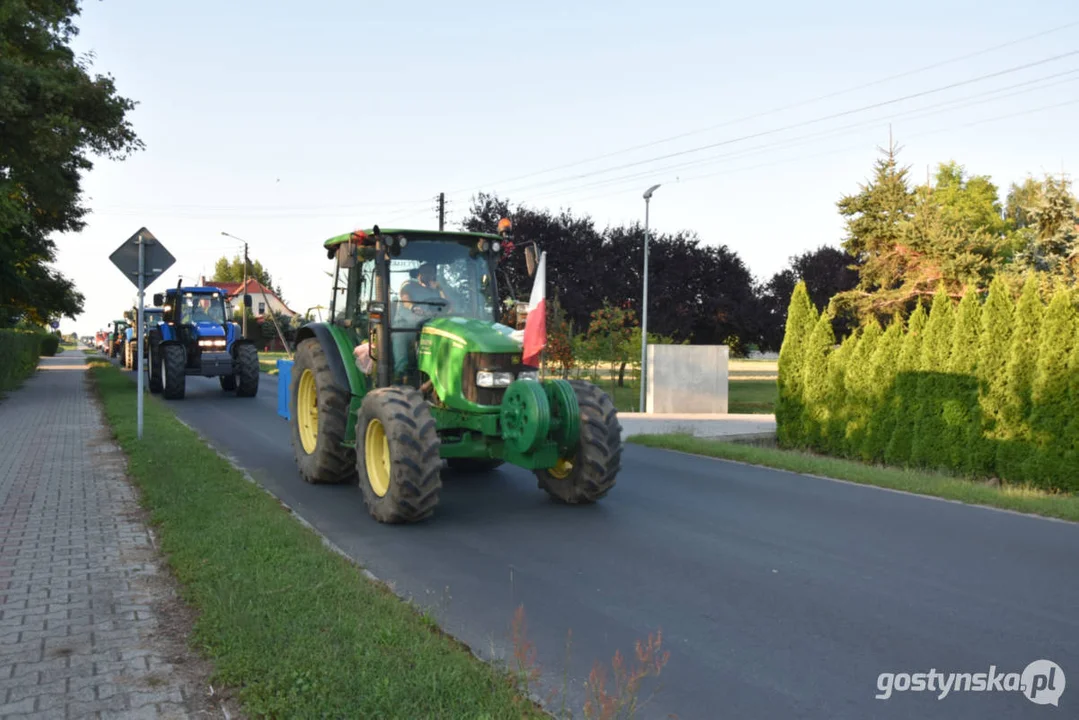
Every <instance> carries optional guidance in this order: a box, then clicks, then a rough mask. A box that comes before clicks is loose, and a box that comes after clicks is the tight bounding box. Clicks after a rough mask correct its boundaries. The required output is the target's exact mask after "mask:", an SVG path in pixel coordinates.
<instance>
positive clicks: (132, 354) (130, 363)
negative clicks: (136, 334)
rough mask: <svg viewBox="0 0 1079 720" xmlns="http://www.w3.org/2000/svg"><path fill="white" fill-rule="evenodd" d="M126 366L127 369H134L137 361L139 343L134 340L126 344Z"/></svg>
mask: <svg viewBox="0 0 1079 720" xmlns="http://www.w3.org/2000/svg"><path fill="white" fill-rule="evenodd" d="M126 359H127V363H126V365H127V367H128V369H129V370H134V369H135V365H136V364H137V363H138V362H139V343H138V341H136V340H132V341H131V342H129V343H128V344H127V358H126Z"/></svg>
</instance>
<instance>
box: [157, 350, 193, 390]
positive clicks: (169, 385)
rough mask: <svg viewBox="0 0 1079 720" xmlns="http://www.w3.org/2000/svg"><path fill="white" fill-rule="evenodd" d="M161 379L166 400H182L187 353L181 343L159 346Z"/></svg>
mask: <svg viewBox="0 0 1079 720" xmlns="http://www.w3.org/2000/svg"><path fill="white" fill-rule="evenodd" d="M161 368H162V376H163V377H162V380H163V384H164V395H165V399H166V400H183V399H184V395H185V394H186V392H187V353H186V352H184V348H183V346H181V345H166V346H164V347H163V348H161Z"/></svg>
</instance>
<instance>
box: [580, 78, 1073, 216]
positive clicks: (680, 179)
mask: <svg viewBox="0 0 1079 720" xmlns="http://www.w3.org/2000/svg"><path fill="white" fill-rule="evenodd" d="M1076 103H1079V98H1076V99H1073V100H1067V101H1064V102H1061V103H1056V104H1053V105H1043V106H1040V107H1036V108H1030V109H1028V110H1021V111H1019V112H1015V113H1009V114H1006V115H997V116H994V117H989V118H982V119H979V120H974V121H971V122H968V123H963V124H960V125H951V126H948V127H943V128H937V129H934V130H926V131H922V132H917V133H913V134H911V135H907V136H906V137H907V138H918V137H925V136H926V135H935V134H938V133H942V132H948V131H950V130H959V129H965V128H968V127H973V126H975V125H982V124H985V123H990V122H998V121H1000V120H1010V119H1012V118H1016V117H1021V116H1024V115H1032V114H1034V113H1039V112H1044V111H1046V110H1055V109H1057V108H1060V107H1065V106H1068V105H1075V104H1076ZM862 147H864V146H863V145H862V144H858V145H850V146H845V147H842V148H829V149H827V150H824V151H822V152H818V153H813V154H810V155H800V156H798V157H794V158H791V157H782V158H780V159H778V160H773V161H770V162H766V163H759V164H756V165H750V166H743V167H735V168H728V169H724V170H718V171H716V172H710V173H705V174H704V175H692V176H690V177H678V178H667V179H666V180H663V179H662V178H661V177H659V178H656V179H660V180H662V181H663V182H664V183H665V184H666V183H670V184H674V183H687V182H693V181H695V180H705V179H707V178H713V177H717V176H719V175H723V174H729V175H734V174H737V173H744V172H748V171H750V170H758V169H761V168H766V167H772V166H775V165H782V164H783V163H786V162H792V161H800V160H811V159H814V158H818V157H825V156H831V155H834V154H835V153H838V152H846V151H850V150H858V149H860V148H862ZM639 184H640V183H634V184H632V185H627V186H625V187H622V188H620V189H618V190H614V191H611V192H606V193H601V194H599V195H591V196H587V197H584V198H577V200H576V202H578V203H581V202H588V201H590V200H599V199H603V198H608V197H614V196H615V195H621V194H623V193H625V192H630V191H633V192H636V190H637V189H638V186H639Z"/></svg>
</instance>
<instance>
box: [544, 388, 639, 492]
mask: <svg viewBox="0 0 1079 720" xmlns="http://www.w3.org/2000/svg"><path fill="white" fill-rule="evenodd" d="M569 383H570V385H572V386H573V390H574V392H575V393H576V395H577V404H578V405H579V406H580V408H581V434H580V442H578V444H577V450H576V452H574V454H573V457H569V458H561V459H560V460H559V462H558V465H556V466H555V467H553V468H549V469H546V470H537V471H536V479H537V480H538V481H539V486H540V488H542V489H543V490H545V491H547V493H548V494H549V495H550V496H551V497H553V498H554V499H556V500H558V501H560V502H564V503H568V504H570V505H577V504H582V503H594V502H596V501H597V500H599V499H600V498H602V497H603V496H604V495H606V494H607V493H608V492H609V491H610V489H611V488H612V487H614V484H615V480H616V478H617V476H618V471H619V470H620V469H621V467H622V425H621V424H620V423H619V422H618V412H617V411H616V410H615V407H614V403H613V402H612V401H611V398H610V396H609V395H607V393H605V392H603V391H602V390H600V389H599V388H598V387H596V386H595V385H593V384H592V383H590V382H584V381H581V380H570V381H569Z"/></svg>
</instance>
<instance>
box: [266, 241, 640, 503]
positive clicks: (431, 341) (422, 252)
mask: <svg viewBox="0 0 1079 720" xmlns="http://www.w3.org/2000/svg"><path fill="white" fill-rule="evenodd" d="M508 230H509V221H508V220H503V221H502V222H501V223H500V224H499V231H500V233H499V234H497V235H496V234H491V233H477V232H441V231H437V232H436V231H427V230H397V229H394V230H382V229H379V227H378V226H377V225H376V226H374V228H372V229H371V230H365V231H356V232H352V233H348V234H344V235H339V236H337V237H333V238H330V239H328V240H326V241H325V242H324V243H323V247H324V249H325V251H326V253H327V256H328V258H329V259H331V260H334V262H335V270H334V273H333V275H332V277H333V292H332V296H331V300H330V320H329V321H328V322H324V323H321V322H320V323H311V324H308V325H305V326H304V327H302V328H301V329H300V330H299V331H298V333H297V337H296V342H297V347H296V353H295V359H294V363H293V366H292V370H291V382H290V385H289V389H288V397H287V402H288V407H289V423H290V429H291V436H292V446H293V451H294V455H295V458H296V462H297V465H298V466H299V470H300V474H301V475H302V477H303V478H304V479H305V480H306V481H307V482H311V483H353V482H355V483H358V484H359V486H360V490H361V492H362V495H363V499H364V502H365V504H366V506H367V509H368V512H369V513H370V514H371V515H372V516H373V517H374V518H375V519H376V520H378V521H379V522H384V523H409V522H416V521H420V520H423V519H425V518H427V517H429V516H430V515H431V514H432V513H433V511H434V509H435V506H436V505H437V503H438V500H439V493H440V491H441V487H442V477H441V472H442V466H443V461H444V460H445V463H446V465H448V466H449V467H450V468H451V469H455V470H459V471H464V472H468V471H486V470H490V469H493V468H495V467H498V466H499V465H501V464H503V463H509V464H512V465H516V466H518V467H521V468H525V469H527V470H531V471H532V472H533V473H534V474H535V476H536V478H537V481H538V485H539V487H540V488H541V489H543V490H545V491H546V492H547V493H548V494H549V495H550V496H552V497H553V498H554V499H556V500H557V501H561V502H563V503H569V504H578V503H593V502H595V501H597V500H599V499H600V498H602V497H603V496H605V495H606V494H607V493H608V491H609V490H610V489H611V488H612V487H613V486H614V484H615V479H616V476H617V474H618V472H619V470H620V468H621V456H622V437H621V433H622V427H621V425H620V424H619V421H618V416H617V412H616V411H615V407H614V404H613V402H612V401H611V398H610V397H609V396H608V395H607V394H606V393H605V392H603V391H602V390H601V389H600V388H598V387H597V386H595V385H593V384H592V383H589V382H579V381H567V380H561V379H543V380H541V379H540V378H539V373H538V367H536V366H535V365H526V364H524V363H523V362H522V360H523V356H522V349H523V348H522V341H521V339H520V332H519V331H516V330H515V329H514V328H511V327H508V326H507V325H504V324H502V323H500V322H498V319H499V317H500V315H499V297H500V295H499V287H498V283H497V282H496V277H497V276H498V270H499V260H500V255H501V254H502V253H501V252H500V251H501V245H502V244H503V243H504V241H505V240H506V239H507V237H506V235H507V234H508ZM531 249H534V248H531ZM530 272H533V271H532V270H530ZM511 292H512V287H511ZM507 294H508V293H507ZM537 364H538V363H537Z"/></svg>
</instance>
